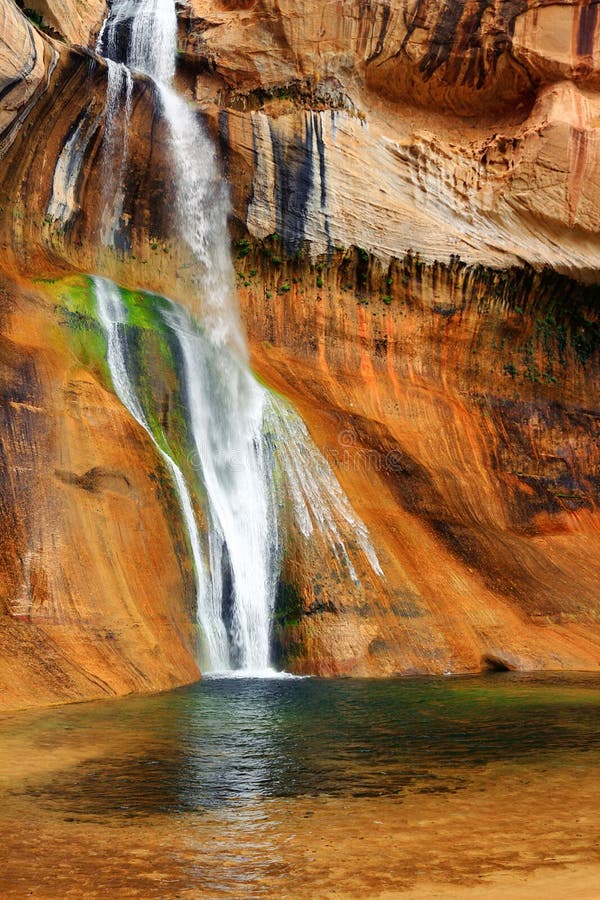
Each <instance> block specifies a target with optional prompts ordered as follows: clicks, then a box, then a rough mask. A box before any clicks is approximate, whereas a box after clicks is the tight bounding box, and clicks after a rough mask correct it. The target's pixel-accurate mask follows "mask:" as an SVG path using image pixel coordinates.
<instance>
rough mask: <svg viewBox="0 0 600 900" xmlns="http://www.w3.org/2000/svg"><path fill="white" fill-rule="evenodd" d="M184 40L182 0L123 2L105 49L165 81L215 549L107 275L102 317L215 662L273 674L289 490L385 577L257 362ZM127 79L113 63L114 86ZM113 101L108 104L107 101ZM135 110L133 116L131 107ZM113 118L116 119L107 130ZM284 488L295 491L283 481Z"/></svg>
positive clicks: (199, 460)
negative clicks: (252, 363)
mask: <svg viewBox="0 0 600 900" xmlns="http://www.w3.org/2000/svg"><path fill="white" fill-rule="evenodd" d="M176 42H177V19H176V14H175V3H174V0H141V2H135V0H114V2H113V4H112V6H111V10H110V15H109V18H108V19H107V20H106V22H105V23H104V25H103V28H102V31H101V33H100V36H99V40H98V51H99V52H101V53H103V54H104V55H106V56H108V57H111V58H112V60H113V61H114V63H122V64H125V65H126V66H128V67H131V68H133V69H137V70H139V71H141V72H143V73H145V74H146V75H148V76H149V77H151V78H152V79H154V81H155V85H156V91H157V96H158V98H159V100H160V104H161V108H162V112H163V116H164V120H165V123H166V125H167V127H168V130H169V136H170V149H171V154H172V165H173V173H174V180H175V190H176V205H177V214H178V215H177V219H178V231H179V237H180V239H181V240H182V241H183V242H184V243H185V244H186V245H187V246H188V248H189V249H190V250H191V251H192V253H193V256H194V258H195V260H196V263H197V265H196V268H195V271H194V274H193V279H194V280H193V282H192V284H193V287H194V288H195V289H196V290H197V292H198V294H199V297H200V298H201V302H202V318H201V327H199V326H198V325H197V324H196V323H195V322H194V320H193V319H192V318H191V316H190V315H189V313H187V312H186V311H185V310H183V309H182V308H181V307H178V306H177V305H175V304H169V305H168V306H167V308H166V309H164V310H163V311H162V316H163V320H164V323H165V325H166V327H167V328H168V329H170V331H171V333H172V336H173V338H174V340H175V341H176V342H177V345H178V347H179V351H180V357H181V360H182V371H181V372H180V377H181V382H182V402H183V404H184V406H185V412H186V416H187V422H188V425H189V431H190V435H189V437H190V440H191V442H192V444H193V463H194V467H195V469H196V471H197V476H198V481H199V483H200V484H201V486H202V488H203V490H204V493H205V497H206V513H207V520H208V521H207V525H208V534H207V538H206V542H205V544H204V545H203V542H202V540H201V538H200V536H199V533H198V526H197V523H196V520H195V516H194V511H193V506H192V502H191V499H190V492H189V489H188V487H187V485H186V482H185V480H184V476H183V473H182V471H181V469H180V468H179V467H178V466H177V464H176V463H175V461H174V460H173V459H172V457H171V456H170V455H169V454H168V453H166V451H165V450H164V449H162V447H161V446H160V444H159V443H158V441H157V440H156V437H155V436H153V435H152V433H151V430H150V428H149V425H148V422H147V419H146V417H145V416H144V412H143V409H142V406H141V404H140V402H139V400H138V399H137V393H136V386H135V384H134V383H133V382H132V380H131V378H130V377H129V375H128V371H127V345H126V336H125V331H124V329H125V324H124V323H125V321H126V309H125V308H124V306H123V303H122V300H121V296H120V293H119V290H118V288H116V286H114V285H112V284H111V283H110V282H107V281H106V280H105V279H99V278H97V279H95V286H96V295H97V305H98V314H99V316H100V318H101V321H102V323H103V327H104V329H105V332H106V335H107V340H108V362H109V366H110V370H111V374H112V378H113V383H114V386H115V391H116V392H117V394H118V396H119V397H120V398H121V400H122V402H123V403H124V404H125V406H126V407H127V408H128V409H129V411H130V412H131V414H132V415H133V417H134V418H135V419H136V420H137V421H138V422H139V424H140V425H141V426H142V427H143V428H145V430H146V431H147V432H148V434H149V435H150V437H151V438H152V440H153V442H154V444H155V446H156V447H157V449H158V451H159V452H160V454H161V456H162V458H163V459H164V461H165V463H166V465H167V467H168V469H169V471H170V473H171V475H172V478H173V481H174V484H175V486H176V489H177V493H178V496H179V501H180V505H181V509H182V514H183V517H184V519H185V522H186V526H187V528H188V532H189V534H190V544H191V547H192V554H193V560H194V568H195V572H196V580H197V584H196V587H197V602H198V620H199V622H200V624H201V627H202V630H203V632H204V633H205V639H206V645H207V648H208V666H207V668H208V670H215V671H227V670H231V669H232V668H233V669H236V670H242V671H245V672H247V673H249V674H266V673H267V672H269V671H270V670H269V668H268V667H269V646H270V629H271V621H272V614H273V606H274V602H275V596H276V590H277V584H278V579H279V573H280V564H281V555H282V547H281V540H280V534H281V523H280V521H279V518H278V509H279V507H280V506H281V505H282V503H283V499H282V498H283V496H284V495H285V498H286V499H287V501H288V503H289V504H290V505H291V509H292V513H293V515H294V517H295V518H296V520H297V524H298V528H299V530H300V532H301V533H302V534H303V535H304V536H305V537H306V538H309V537H310V535H311V534H312V533H313V532H314V531H315V530H316V531H318V532H319V534H320V536H321V537H324V538H325V540H326V541H327V544H328V546H329V548H330V550H331V551H332V553H333V554H334V556H335V557H336V559H337V560H338V562H340V564H343V565H345V566H346V567H347V570H348V572H349V574H350V577H351V578H352V579H354V580H355V581H356V580H357V575H356V571H355V569H354V566H353V564H352V561H351V559H350V557H349V554H348V552H347V550H346V546H345V542H344V539H343V535H342V532H341V531H340V523H344V525H343V530H344V531H346V529H347V530H348V531H349V532H351V534H352V538H353V541H355V542H356V543H357V544H358V546H359V547H360V548H361V550H362V551H363V553H364V554H365V556H366V558H367V559H368V561H369V562H370V564H371V566H372V568H373V569H374V571H375V572H377V573H379V572H380V569H379V564H378V562H377V559H376V557H375V554H374V551H373V549H372V547H371V545H370V542H369V539H368V535H367V532H366V529H365V527H364V525H363V524H362V523H361V522H360V520H359V519H357V517H356V516H355V515H354V513H353V511H352V509H351V507H350V504H349V502H348V500H347V498H346V497H345V495H344V494H343V491H342V490H341V488H340V486H339V484H338V482H337V480H336V479H335V476H334V475H333V472H332V471H331V469H330V468H329V466H328V464H327V463H326V461H325V460H324V458H323V457H322V456H321V454H320V453H319V451H318V450H317V449H316V448H315V447H314V445H313V444H312V442H311V440H310V437H309V435H308V432H307V431H306V428H305V427H304V424H303V423H302V421H301V420H300V419H299V417H298V416H297V415H296V414H295V413H294V412H293V411H292V410H291V409H290V408H289V407H287V406H286V405H285V404H284V403H283V401H280V400H278V399H277V398H275V397H274V396H272V395H270V394H269V392H268V391H267V390H266V389H265V388H263V387H262V386H261V385H260V384H259V383H258V382H257V381H256V379H255V378H254V376H253V375H252V373H251V372H250V370H249V368H248V363H247V357H248V353H247V348H246V343H245V339H244V335H243V331H242V327H241V323H240V317H239V312H238V308H237V298H236V293H235V284H234V273H233V265H232V261H231V255H230V249H229V234H228V229H227V218H228V213H229V200H228V192H227V188H226V185H225V183H224V182H223V180H222V179H221V177H220V175H219V169H218V163H217V158H216V154H215V148H214V145H213V143H212V141H211V140H210V138H209V136H208V135H207V134H206V132H205V130H204V128H203V127H202V125H201V123H200V121H199V119H198V117H197V114H196V113H195V111H194V110H193V109H192V107H190V106H189V105H188V103H187V102H186V101H185V100H184V99H183V98H181V97H180V96H178V94H177V93H176V92H175V91H174V89H173V87H172V80H173V77H174V72H175V51H176ZM114 63H113V65H114ZM109 74H110V73H109ZM116 78H117V73H116V72H114V71H113V80H114V82H115V84H116ZM110 93H111V83H110V79H109V94H110ZM112 94H113V95H114V97H116V98H117V99H116V102H119V98H120V97H121V96H122V95H123V88H122V87H121V88H119V89H118V90H117V88H116V87H114V86H113V88H112ZM127 96H129V97H130V96H131V94H130V93H129V94H127V93H126V97H127ZM112 102H113V101H112V99H111V98H109V99H108V100H107V109H112V107H111V103H112ZM127 102H128V101H127V100H126V103H127ZM129 102H130V100H129ZM125 113H126V115H125V120H126V122H127V115H128V113H127V108H126V110H125ZM112 116H113V113H112V112H111V113H110V115H109V114H108V113H107V126H106V127H107V130H108V128H109V123H110V122H111V121H112V120H113V119H112V118H111V117H112ZM105 140H106V138H105ZM277 482H282V483H283V487H279V488H278V489H276V483H277Z"/></svg>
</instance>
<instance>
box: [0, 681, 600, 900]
mask: <svg viewBox="0 0 600 900" xmlns="http://www.w3.org/2000/svg"><path fill="white" fill-rule="evenodd" d="M599 762H600V679H598V678H597V677H592V676H583V675H570V676H558V675H546V676H523V675H514V674H511V673H502V674H494V675H490V676H486V677H477V678H447V679H398V680H389V681H379V680H322V679H283V680H275V679H269V680H248V681H245V680H241V679H235V680H205V681H203V682H201V683H199V684H198V685H194V686H193V687H190V688H186V689H182V690H178V691H174V692H172V693H169V694H164V695H160V696H155V697H147V698H132V699H127V700H121V701H113V702H106V703H88V704H80V705H75V706H66V707H61V708H55V709H51V710H46V711H42V712H40V711H36V712H22V713H15V714H12V715H7V716H5V717H3V718H2V719H1V720H0V794H1V799H2V804H0V809H1V810H2V812H1V813H0V837H1V836H3V835H4V837H5V838H6V840H5V842H4V847H5V850H8V847H11V845H12V849H11V855H10V860H9V862H8V865H5V866H4V874H3V875H0V892H1V893H2V895H3V896H47V897H51V896H61V894H60V893H54V894H53V893H52V891H53V890H60V891H63V894H64V892H65V891H68V890H72V891H74V892H75V895H78V896H81V895H82V892H83V894H84V895H85V896H99V897H102V896H124V897H125V896H148V897H150V896H152V897H154V896H164V897H169V896H188V895H189V896H203V897H204V896H207V897H212V896H215V897H217V896H223V895H227V896H273V897H280V896H281V897H283V896H289V897H296V896H297V897H301V896H314V897H316V896H324V897H325V896H339V897H343V896H348V897H350V896H361V894H360V893H358V894H356V895H355V894H353V893H352V891H353V890H354V887H353V885H355V884H356V873H355V874H354V875H352V881H351V882H350V881H348V884H347V885H346V887H344V885H345V880H344V879H345V877H346V876H347V877H348V879H350V872H351V870H352V865H353V864H352V862H351V859H349V860H348V866H349V868H348V871H347V872H346V875H344V872H343V871H342V872H341V873H338V875H337V876H335V878H334V882H335V885H336V888H335V889H336V891H337V893H335V894H329V893H327V892H326V891H327V890H330V888H327V883H328V882H327V878H329V879H331V878H332V877H333V876H332V875H331V871H330V868H331V867H330V864H329V863H328V862H327V857H326V856H325V857H323V859H322V860H321V861H320V862H319V859H320V857H319V855H318V850H315V851H314V853H315V857H314V858H312V857H311V856H310V854H309V856H308V857H307V855H306V853H307V851H306V850H305V848H304V843H305V842H306V840H307V839H308V836H309V835H310V836H312V837H310V839H311V840H313V839H314V840H325V839H326V838H327V839H329V840H333V845H335V846H336V847H337V849H338V850H339V852H340V854H341V857H340V860H341V858H342V857H343V854H344V853H346V852H347V853H349V854H354V855H353V857H352V858H356V847H355V846H354V845H355V844H356V842H357V841H362V847H363V848H364V846H367V845H369V843H370V842H373V841H374V842H375V844H373V846H372V848H371V849H372V851H373V852H375V851H376V852H379V853H380V852H382V849H383V850H386V847H383V848H382V847H381V846H380V843H381V840H380V839H381V835H379V834H373V835H371V834H370V831H371V829H374V831H377V829H378V828H380V826H381V825H383V824H384V823H385V828H386V837H388V838H389V835H390V834H391V833H393V834H394V835H395V836H396V837H395V841H396V843H397V842H398V841H399V840H400V841H404V842H405V841H406V840H407V839H408V836H410V840H411V841H413V842H414V841H415V840H416V839H417V838H416V836H415V835H413V834H412V831H413V830H414V829H415V828H417V829H422V828H423V827H425V829H426V826H423V824H422V819H423V816H424V815H425V812H427V811H428V812H427V815H429V816H433V819H435V817H436V816H438V815H443V816H445V817H446V818H447V817H448V815H450V817H452V815H453V811H456V810H458V809H460V815H459V816H458V818H457V822H458V823H460V822H461V821H463V820H464V824H465V828H466V830H467V833H468V830H469V828H470V827H477V826H476V824H475V823H479V827H481V811H482V809H483V808H484V807H486V804H488V805H489V806H490V808H493V809H495V810H498V813H497V815H499V816H507V817H508V819H507V821H508V822H509V823H511V822H512V819H511V810H510V802H512V803H513V804H514V803H517V804H518V803H519V798H524V797H525V796H527V798H528V799H527V803H528V804H529V805H531V804H533V805H535V804H536V803H537V804H538V805H539V806H540V811H543V804H544V803H545V802H546V803H548V802H549V800H550V801H551V799H552V790H553V785H554V786H555V788H556V800H557V802H558V798H559V796H560V797H561V798H562V800H561V801H560V803H561V815H563V814H566V813H567V806H568V805H569V804H570V805H571V810H570V813H569V819H568V821H572V822H573V823H575V820H576V818H577V814H578V812H581V813H582V815H583V817H584V819H585V809H584V807H585V806H586V804H587V803H591V804H594V803H596V802H597V800H598V797H593V796H592V795H591V793H590V792H592V793H593V785H594V774H595V773H597V771H598V769H597V767H598V763H599ZM519 785H521V786H520V787H519ZM544 792H546V799H544ZM578 792H580V793H581V792H584V793H585V792H587V793H586V794H585V797H584V796H583V795H582V796H581V804H580V806H578ZM511 797H512V798H513V799H512V801H510V798H511ZM507 800H509V808H507V807H506V801H507ZM469 810H471V811H472V816H473V822H472V824H471V826H470V825H469V815H470V813H469ZM424 811H425V812H424ZM494 815H496V813H494ZM353 816H354V822H353V821H351V818H352V817H353ZM28 817H31V818H35V821H36V822H37V823H39V832H38V835H45V837H44V839H43V841H42V840H41V839H40V840H37V839H36V838H35V837H32V834H31V833H30V831H28V829H27V821H28ZM348 817H351V818H350V819H349V818H348ZM403 817H406V821H405V824H404V825H402V821H403ZM300 820H301V821H302V823H304V824H303V825H302V827H300V826H299V821H300ZM321 820H322V824H321V825H318V823H319V822H320V821H321ZM359 821H363V824H364V828H363V832H364V833H363V834H362V836H361V835H357V834H354V831H353V828H354V825H355V824H356V823H358V822H359ZM307 822H310V823H311V828H313V830H309V831H308V832H307V831H306V829H305V824H306V823H307ZM376 822H379V823H380V826H376V827H375V826H374V825H373V824H372V823H376ZM16 823H18V825H17V824H16ZM369 823H371V824H369ZM455 826H456V823H455ZM453 827H454V826H453ZM457 827H458V826H457ZM512 827H513V825H510V824H509V827H508V830H510V828H512ZM536 827H537V826H536ZM540 827H541V828H542V832H543V833H544V834H546V833H547V832H548V829H547V828H546V831H544V830H543V823H541V824H540ZM562 827H563V828H566V825H563V826H562ZM306 828H308V825H306ZM314 828H316V832H315V831H314ZM432 828H433V826H432ZM514 828H516V829H517V830H516V831H515V832H514V834H513V837H514V840H515V842H516V843H517V844H518V843H519V838H518V834H517V832H518V825H517V824H515V825H514ZM595 828H596V826H595V825H592V824H591V822H590V823H589V824H584V825H581V827H580V831H579V832H577V834H579V835H580V838H579V840H580V842H581V841H582V842H583V843H582V847H583V844H585V846H586V847H588V844H589V847H590V848H591V847H592V846H593V842H594V841H595V837H594V836H593V832H594V829H595ZM319 829H320V831H319ZM459 830H460V829H459ZM529 830H530V831H531V828H530V829H529ZM533 831H534V832H535V827H534V828H533ZM461 833H462V832H461ZM574 834H575V832H574ZM19 835H20V837H19ZM422 837H423V840H424V841H425V842H427V840H429V841H431V842H435V841H436V840H437V841H439V842H440V845H441V846H442V845H443V839H442V837H441V836H440V835H439V834H436V833H434V831H432V833H431V834H430V835H429V837H428V836H427V832H426V830H425V831H423V833H422ZM455 837H456V835H455ZM559 838H560V836H559ZM456 839H457V840H458V838H457V837H456ZM561 840H562V841H563V842H564V843H565V845H566V842H567V841H569V842H570V846H571V847H572V846H573V840H574V839H573V838H571V837H570V836H569V835H567V834H566V833H565V834H564V835H562V839H559V840H558V845H560V844H561ZM365 841H366V845H365ZM377 841H379V843H377ZM32 842H33V843H32ZM69 842H70V846H71V847H79V848H80V849H79V854H80V858H79V859H75V858H73V857H72V856H71V857H70V856H69V854H68V853H67V854H66V856H65V845H66V844H68V843H69ZM42 843H43V846H42ZM105 843H106V844H107V846H108V847H110V852H111V853H112V854H113V856H112V862H113V863H114V867H113V868H114V871H112V874H111V875H110V879H111V880H109V881H107V882H106V883H104V881H103V879H105V878H107V877H108V873H109V870H111V865H108V864H107V861H106V859H95V856H94V855H92V858H91V859H89V858H88V857H89V854H90V852H91V848H93V847H98V848H101V847H103V846H104V844H105ZM558 845H557V846H558ZM425 846H426V845H425V844H424V847H425ZM441 846H440V849H441ZM552 846H553V847H554V846H555V845H554V844H552ZM207 847H209V848H211V847H212V849H209V850H207ZM286 847H288V848H289V852H288V849H286ZM52 848H54V849H52ZM132 848H133V849H135V852H136V853H137V856H136V857H135V860H134V861H135V866H133V868H132V865H133V863H132V859H131V858H130V852H131V851H132ZM165 848H167V850H168V852H167V853H166V855H165ZM194 848H195V849H194ZM343 848H345V850H344V849H343ZM352 848H354V849H352ZM389 849H390V848H389V847H388V848H387V850H388V852H389ZM446 851H447V855H448V862H450V861H451V859H450V857H451V848H446ZM98 852H99V853H100V854H101V850H99V851H98ZM407 852H408V851H407ZM481 852H482V858H483V856H485V852H484V850H483V848H482V851H481ZM519 852H520V851H519ZM552 852H553V854H554V857H556V855H557V854H556V850H555V849H554V850H553V851H552ZM590 852H591V851H590V850H589V848H588V849H587V850H585V851H584V850H583V849H582V854H581V855H580V856H577V855H576V859H575V860H574V861H575V862H579V863H583V862H587V861H589V860H591V856H590ZM32 853H33V857H34V858H33V859H32ZM51 853H54V856H53V860H54V861H56V858H59V859H61V860H62V863H61V865H62V870H61V871H62V876H61V877H63V878H64V879H65V880H64V885H63V887H60V888H58V887H57V886H56V884H54V882H52V883H50V882H48V870H47V869H44V870H43V871H42V866H43V865H47V864H48V860H46V864H44V863H43V860H44V854H51ZM19 854H26V858H25V859H23V860H21V862H20V866H19V865H18V862H19V861H18V857H19ZM123 854H125V855H126V857H127V858H128V859H129V863H126V862H123V861H122V862H121V864H120V865H117V863H116V862H115V860H118V859H119V858H120V857H121V856H122V855H123ZM128 854H129V855H128ZM488 856H489V854H488ZM63 857H64V858H63ZM588 858H589V859H588ZM94 860H95V861H94ZM84 861H85V862H84ZM542 861H543V860H542ZM572 861H573V860H572ZM438 862H439V860H438ZM547 862H548V863H549V864H551V863H553V862H556V860H555V859H553V858H549V859H548V860H547ZM563 862H564V861H563ZM314 865H317V870H316V871H317V872H318V871H321V870H322V873H321V874H322V877H320V876H319V877H317V875H316V874H315V872H314V871H312V869H311V866H312V867H313V868H314ZM319 865H320V866H321V869H319ZM365 865H366V863H365ZM411 865H412V864H411ZM440 865H441V863H440ZM453 865H454V868H456V861H454V862H453ZM465 865H466V862H465ZM328 866H329V868H327V867H328ZM303 867H304V869H305V877H303V878H301V879H300V880H299V881H296V880H295V883H294V886H292V887H290V885H289V873H290V872H291V871H294V872H296V873H298V872H302V871H303ZM342 868H343V867H342ZM438 868H439V866H438ZM96 869H97V871H95V870H96ZM379 869H380V870H381V873H382V874H383V875H385V874H386V873H387V872H393V871H396V869H397V876H396V880H395V881H393V884H394V885H395V887H396V888H398V886H399V885H404V888H406V889H407V890H408V887H410V884H413V882H414V879H415V877H416V875H415V874H414V871H413V870H414V865H413V866H412V868H411V867H410V866H409V867H408V869H407V862H406V860H404V862H403V857H402V854H401V855H400V857H398V858H396V857H394V856H393V855H392V856H391V857H390V858H389V859H382V860H380V865H379ZM442 869H443V866H442ZM442 869H440V872H441V871H442ZM409 870H410V871H413V875H412V876H411V878H412V881H411V879H410V878H409V879H408V881H406V879H405V880H404V881H402V873H405V872H406V871H409ZM434 870H435V867H434ZM217 871H218V872H219V873H220V874H219V875H218V877H215V873H216V872H217ZM452 871H454V869H452ZM461 871H462V870H461ZM157 872H158V874H157ZM311 872H312V875H311ZM11 873H12V874H11ZM286 873H287V875H286ZM327 873H329V874H327ZM417 874H418V873H417ZM424 874H428V875H429V874H431V871H430V870H429V869H428V870H427V872H426V873H425V872H423V873H421V875H420V877H424ZM455 874H456V873H455ZM447 875H448V871H446V876H447ZM471 875H473V872H471ZM374 877H375V875H373V878H374ZM440 877H441V876H440ZM453 877H454V876H453ZM460 877H461V878H462V879H463V881H464V880H465V878H467V876H466V875H464V874H463V875H461V876H460ZM398 879H400V880H398ZM417 881H418V879H417ZM467 882H468V878H467ZM369 883H372V884H374V883H375V882H373V879H372V878H371V881H370V882H369ZM53 885H54V886H53ZM103 885H104V886H103ZM284 885H287V887H285V890H288V891H289V890H291V891H292V893H285V890H284ZM311 885H312V887H311ZM324 885H325V887H324ZM28 887H30V888H33V890H34V893H33V894H27V893H19V891H22V892H23V891H25V890H26V888H28ZM321 889H322V890H323V891H325V893H323V894H319V890H321ZM361 889H364V890H368V889H367V888H364V887H363V888H360V887H357V888H356V890H361ZM371 889H372V890H375V887H372V888H371ZM398 889H399V888H398ZM36 890H37V891H38V893H35V891H36ZM305 890H306V894H305V893H304V891H305ZM331 890H333V888H331ZM377 890H379V887H377ZM90 891H91V893H90ZM94 891H97V893H94ZM188 891H189V892H190V893H189V894H188V893H187V892H188ZM11 892H12V893H11ZM78 892H79V893H78ZM103 892H104V893H103ZM362 896H371V895H370V894H368V893H367V894H363V895H362ZM372 896H379V894H378V893H373V894H372ZM381 896H383V894H382V895H381ZM399 896H400V895H399ZM424 896H425V895H424Z"/></svg>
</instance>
